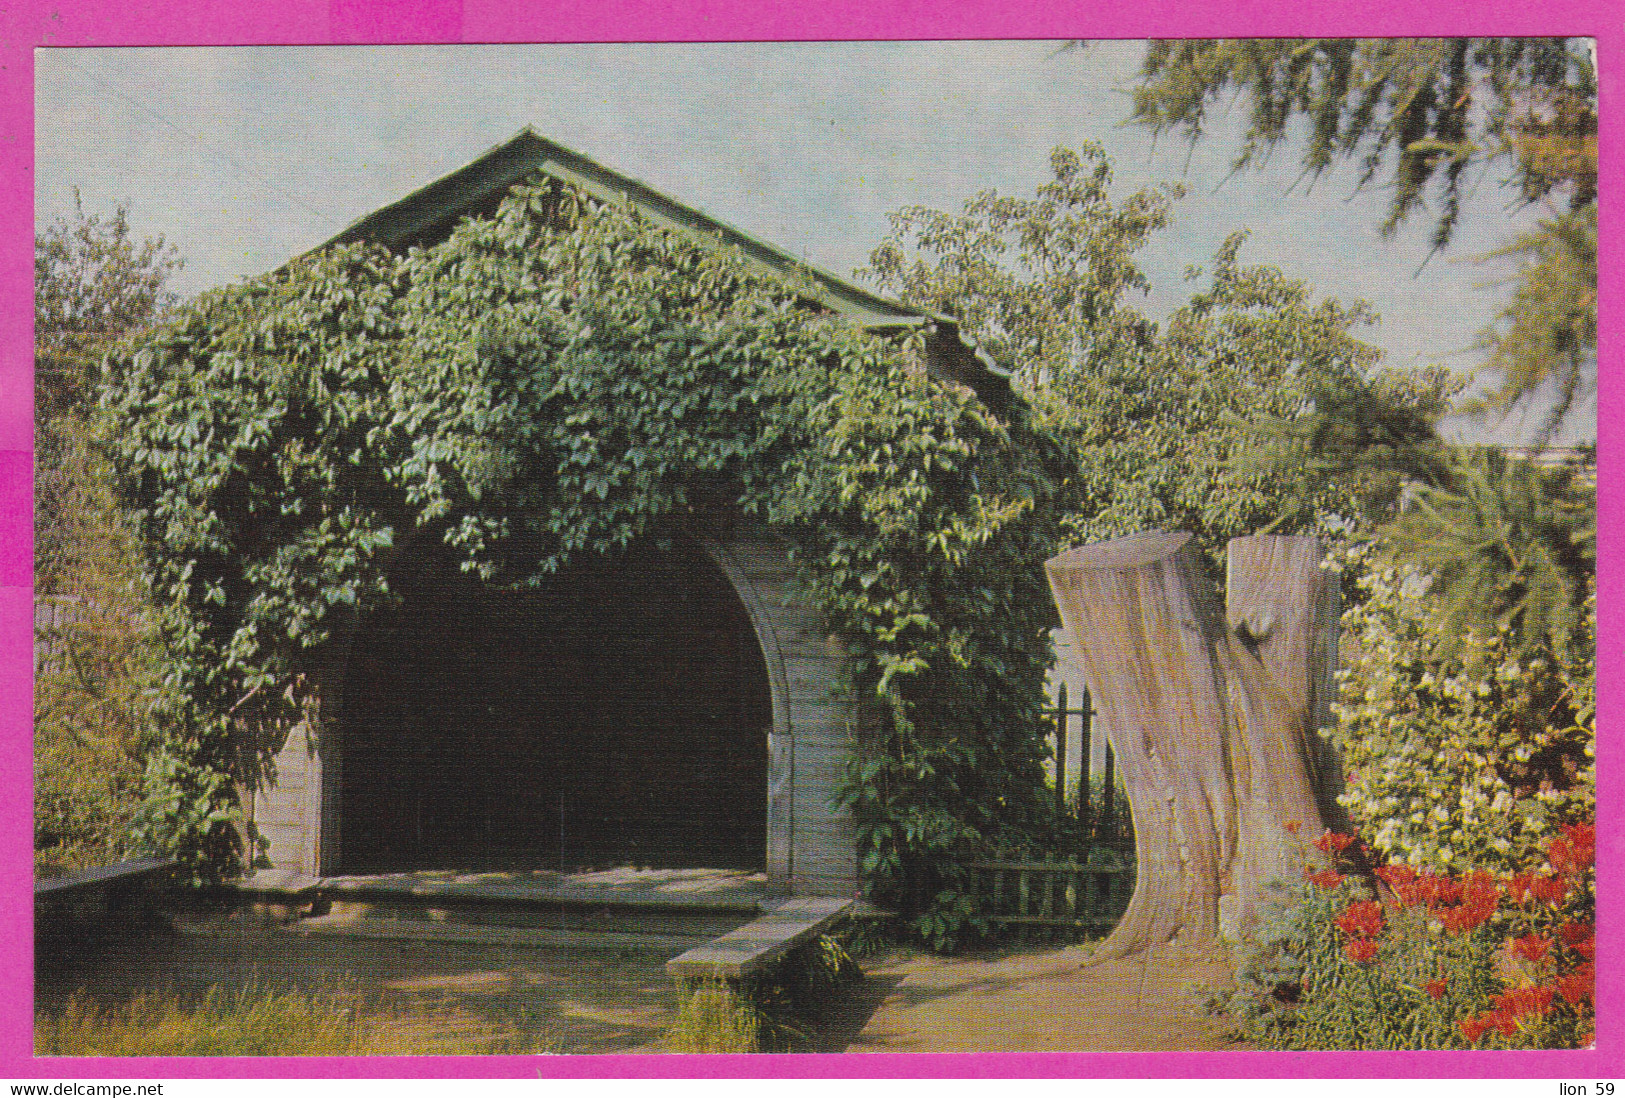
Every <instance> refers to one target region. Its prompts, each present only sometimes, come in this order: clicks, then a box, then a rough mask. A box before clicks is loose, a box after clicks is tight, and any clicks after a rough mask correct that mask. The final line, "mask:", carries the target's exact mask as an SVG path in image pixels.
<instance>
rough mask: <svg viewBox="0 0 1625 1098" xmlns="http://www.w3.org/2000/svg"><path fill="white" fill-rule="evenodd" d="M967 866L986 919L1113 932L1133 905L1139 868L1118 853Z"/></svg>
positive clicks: (1022, 926)
mask: <svg viewBox="0 0 1625 1098" xmlns="http://www.w3.org/2000/svg"><path fill="white" fill-rule="evenodd" d="M965 868H966V869H967V870H969V871H970V872H971V875H972V879H973V881H974V882H975V883H974V885H973V888H974V890H975V894H976V895H977V896H978V897H979V898H980V900H981V903H982V907H983V910H982V915H983V917H984V918H986V919H988V920H990V921H991V922H993V923H996V924H998V925H999V926H1001V927H1005V928H1010V929H1016V928H1020V929H1023V930H1028V929H1050V930H1109V929H1110V928H1111V927H1112V926H1113V925H1114V924H1115V923H1116V922H1117V920H1118V917H1119V916H1121V915H1122V913H1123V909H1124V908H1125V907H1127V906H1128V900H1129V896H1130V894H1131V893H1133V891H1134V870H1133V868H1132V866H1131V865H1130V864H1129V862H1128V861H1127V860H1126V859H1124V857H1123V856H1122V855H1121V854H1119V853H1118V852H1116V851H1114V850H1108V849H1104V848H1096V849H1094V850H1092V851H1091V852H1090V854H1089V857H1088V858H1087V859H1086V860H1083V861H1079V860H1076V859H1071V858H1067V859H1058V858H1046V859H1044V860H1042V861H991V860H990V861H977V862H968V863H966V865H965Z"/></svg>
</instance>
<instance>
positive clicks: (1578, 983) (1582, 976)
mask: <svg viewBox="0 0 1625 1098" xmlns="http://www.w3.org/2000/svg"><path fill="white" fill-rule="evenodd" d="M1596 983H1597V969H1596V966H1595V965H1591V964H1583V965H1580V966H1579V967H1577V968H1575V969H1574V971H1572V972H1570V973H1569V974H1568V975H1567V976H1559V977H1558V978H1557V993H1558V994H1559V995H1561V996H1563V998H1565V999H1567V1000H1568V1001H1569V1002H1571V1003H1573V1004H1574V1005H1575V1006H1579V1005H1580V1004H1581V1003H1589V1002H1591V1000H1592V996H1593V994H1594V993H1595V988H1596Z"/></svg>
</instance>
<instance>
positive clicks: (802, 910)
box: [666, 896, 853, 980]
mask: <svg viewBox="0 0 1625 1098" xmlns="http://www.w3.org/2000/svg"><path fill="white" fill-rule="evenodd" d="M852 906H853V901H851V900H847V899H842V898H840V897H838V896H801V897H797V898H796V899H793V900H786V901H784V902H783V903H780V904H777V905H775V906H774V907H772V908H770V909H769V910H768V911H767V913H766V914H764V915H762V916H761V917H760V918H758V919H754V920H752V921H751V922H748V923H746V924H745V925H744V926H742V927H740V928H739V929H738V930H731V931H729V932H728V933H727V934H724V935H722V937H720V938H717V939H715V940H714V941H711V942H707V943H706V944H705V945H702V946H698V947H696V948H694V949H691V950H689V951H688V952H686V953H684V954H683V955H682V956H680V957H673V958H672V959H671V960H669V961H667V962H666V971H667V972H668V973H670V974H671V975H673V976H677V977H679V978H681V979H685V980H695V979H723V980H733V979H739V978H740V977H744V976H755V975H758V974H760V973H762V972H764V971H766V970H767V969H769V968H771V967H772V966H773V965H774V964H775V963H777V962H778V961H780V960H782V959H783V958H784V957H785V955H786V954H788V953H789V952H790V951H791V950H793V949H795V948H796V947H797V946H799V945H802V944H803V943H806V942H810V941H812V939H813V938H815V937H817V936H818V935H819V934H820V933H822V932H823V931H825V930H827V929H828V928H829V927H830V926H831V925H833V924H834V923H835V922H836V921H837V920H838V919H840V918H841V916H843V915H845V914H847V913H848V912H849V911H851V910H852Z"/></svg>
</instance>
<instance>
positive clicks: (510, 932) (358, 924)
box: [285, 915, 708, 953]
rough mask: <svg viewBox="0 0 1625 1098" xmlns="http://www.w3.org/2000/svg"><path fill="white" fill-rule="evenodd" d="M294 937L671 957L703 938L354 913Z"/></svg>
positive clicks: (303, 927) (315, 921)
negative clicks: (395, 917)
mask: <svg viewBox="0 0 1625 1098" xmlns="http://www.w3.org/2000/svg"><path fill="white" fill-rule="evenodd" d="M285 929H286V930H287V931H288V932H289V933H293V934H300V935H329V934H331V935H336V936H340V937H349V938H373V939H383V940H388V941H407V942H448V943H457V944H461V945H481V946H499V947H505V948H513V949H576V950H589V951H595V950H607V951H614V952H621V951H629V950H632V951H639V952H649V953H672V952H677V951H680V950H684V949H689V948H690V947H692V946H694V945H695V944H696V943H697V942H703V941H705V940H706V938H707V937H708V936H707V935H703V934H640V933H628V932H624V931H606V930H561V929H557V928H553V927H517V926H482V925H478V924H473V923H457V922H431V921H429V920H426V919H367V918H356V917H354V916H352V915H319V916H316V917H314V918H310V919H300V920H298V921H297V922H294V923H289V924H287V926H286V928H285Z"/></svg>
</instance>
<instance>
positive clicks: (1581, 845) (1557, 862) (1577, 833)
mask: <svg viewBox="0 0 1625 1098" xmlns="http://www.w3.org/2000/svg"><path fill="white" fill-rule="evenodd" d="M1596 843H1597V829H1596V827H1594V826H1593V825H1591V824H1566V825H1564V827H1563V834H1562V835H1559V836H1556V837H1554V838H1553V839H1552V840H1551V841H1550V842H1549V843H1547V844H1546V857H1547V859H1548V860H1549V861H1550V862H1551V863H1552V868H1553V869H1555V870H1557V871H1558V872H1559V873H1565V874H1571V875H1574V876H1578V875H1580V874H1582V873H1584V872H1585V871H1586V870H1587V869H1588V868H1589V867H1590V865H1591V863H1592V861H1593V860H1594V859H1595V857H1596Z"/></svg>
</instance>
